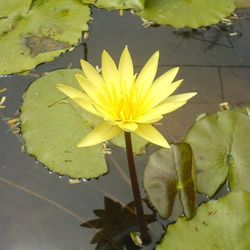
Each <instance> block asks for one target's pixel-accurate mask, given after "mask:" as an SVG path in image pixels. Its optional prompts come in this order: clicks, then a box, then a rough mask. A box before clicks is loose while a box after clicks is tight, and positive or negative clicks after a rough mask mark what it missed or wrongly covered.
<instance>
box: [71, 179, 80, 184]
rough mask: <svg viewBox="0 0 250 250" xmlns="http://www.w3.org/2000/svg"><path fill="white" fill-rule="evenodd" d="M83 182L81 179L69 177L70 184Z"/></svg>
mask: <svg viewBox="0 0 250 250" xmlns="http://www.w3.org/2000/svg"><path fill="white" fill-rule="evenodd" d="M79 183H81V180H80V179H69V184H79Z"/></svg>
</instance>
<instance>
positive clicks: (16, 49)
mask: <svg viewBox="0 0 250 250" xmlns="http://www.w3.org/2000/svg"><path fill="white" fill-rule="evenodd" d="M2 2H3V1H2ZM15 2H20V3H18V4H17V8H16V5H15V6H14V7H13V1H9V3H8V4H7V5H6V7H4V10H0V14H1V15H2V14H4V13H5V12H6V13H5V14H6V15H7V14H8V13H9V14H8V18H7V19H6V23H5V25H3V26H2V27H1V26H0V27H1V29H0V75H3V74H11V73H18V72H25V71H28V70H30V69H33V68H34V67H36V66H37V65H38V64H40V63H43V62H47V61H51V60H53V59H54V58H55V57H57V56H59V55H60V54H61V53H62V52H65V51H66V50H67V49H70V48H71V47H72V45H74V44H77V43H78V41H79V39H80V38H81V37H82V32H83V31H87V30H88V25H87V22H88V21H89V19H90V8H89V6H87V5H84V4H82V3H81V2H80V1H67V0H58V1H53V0H47V1H44V0H36V1H32V5H31V6H29V8H28V3H29V1H16V0H15ZM3 6H4V4H3ZM0 7H1V6H0ZM11 9H12V11H13V12H10V10H11ZM4 17H6V16H3V17H2V19H1V17H0V24H1V23H2V22H3V20H5V19H3V18H4ZM6 28H8V29H7V30H6ZM1 32H2V33H3V32H5V33H3V34H2V35H1ZM6 32H7V33H6Z"/></svg>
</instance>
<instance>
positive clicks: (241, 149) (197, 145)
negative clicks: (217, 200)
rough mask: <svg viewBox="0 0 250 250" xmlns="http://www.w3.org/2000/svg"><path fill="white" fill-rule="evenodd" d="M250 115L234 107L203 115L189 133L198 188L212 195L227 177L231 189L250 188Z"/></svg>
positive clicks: (187, 139)
mask: <svg viewBox="0 0 250 250" xmlns="http://www.w3.org/2000/svg"><path fill="white" fill-rule="evenodd" d="M249 131H250V117H249V116H247V115H245V114H243V113H241V112H234V111H230V110H228V111H222V112H218V113H216V114H211V115H207V116H204V117H203V118H201V119H200V120H198V121H197V122H196V123H195V125H194V126H193V127H192V128H191V130H190V131H189V133H188V134H187V137H186V139H185V140H186V142H188V143H189V144H190V145H191V147H192V149H193V153H194V159H195V163H196V168H197V189H198V191H199V192H201V193H205V194H207V195H208V196H210V197H211V196H213V195H214V194H215V192H216V191H217V190H218V189H219V187H220V186H221V185H222V184H223V183H224V182H225V181H226V180H227V178H228V184H229V188H230V189H231V190H245V191H249V192H250V182H249V178H250V154H249V152H250V137H249Z"/></svg>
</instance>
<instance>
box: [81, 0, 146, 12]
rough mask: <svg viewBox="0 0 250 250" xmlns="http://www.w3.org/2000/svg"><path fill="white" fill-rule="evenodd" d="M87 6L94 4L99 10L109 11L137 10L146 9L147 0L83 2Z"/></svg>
mask: <svg viewBox="0 0 250 250" xmlns="http://www.w3.org/2000/svg"><path fill="white" fill-rule="evenodd" d="M81 1H82V2H83V3H85V4H93V5H95V6H96V7H98V8H103V9H108V10H120V9H135V10H140V9H143V7H144V2H145V0H81Z"/></svg>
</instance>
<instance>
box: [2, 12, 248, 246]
mask: <svg viewBox="0 0 250 250" xmlns="http://www.w3.org/2000/svg"><path fill="white" fill-rule="evenodd" d="M233 32H237V35H235V36H231V35H230V34H231V33H233ZM90 33H91V35H90V38H89V40H87V41H86V42H85V43H84V44H81V45H79V46H78V47H77V48H76V49H74V50H73V51H71V52H68V53H65V54H64V55H61V56H60V57H59V58H57V59H56V60H55V61H53V62H50V63H46V64H43V65H40V66H39V67H38V68H37V69H35V70H34V71H32V72H31V73H30V75H28V76H18V75H13V76H8V77H0V87H7V88H8V92H7V94H6V95H7V102H6V106H7V108H6V109H5V110H2V111H1V113H0V115H1V118H2V119H1V121H0V223H1V226H0V249H3V250H34V249H36V250H48V249H49V250H68V249H73V250H75V249H77V250H78V249H79V250H80V249H81V250H91V249H95V248H96V244H90V242H91V240H92V239H93V237H94V235H96V234H97V233H98V232H99V231H100V229H95V228H92V229H91V228H87V227H81V226H80V225H81V224H82V223H84V222H87V221H90V220H94V219H96V218H97V216H96V214H94V212H93V211H97V210H99V211H100V210H105V205H104V203H105V197H108V198H110V199H111V200H112V201H114V202H119V203H120V204H122V205H123V206H124V205H126V204H128V203H129V202H131V201H132V193H131V189H130V184H129V180H128V170H127V165H126V164H125V163H126V158H125V152H124V151H123V150H121V149H117V148H114V149H113V154H112V155H111V156H109V157H108V158H107V161H108V165H109V174H107V175H105V176H103V177H100V178H99V179H98V180H92V181H88V182H85V181H83V182H81V183H80V184H69V179H68V178H67V177H61V178H59V176H58V175H57V174H54V173H52V174H49V171H48V170H47V169H46V168H44V167H43V166H42V165H41V164H40V163H37V162H36V160H35V159H34V158H32V157H31V156H29V155H27V154H26V153H24V152H22V141H21V139H20V137H19V136H18V135H15V134H13V132H12V131H11V129H10V128H9V127H8V126H7V124H6V122H5V120H4V119H5V118H7V117H14V116H15V113H16V112H17V110H18V108H19V107H20V105H21V103H22V95H23V93H24V92H25V90H26V89H27V87H28V86H29V84H30V83H31V82H32V81H33V80H35V79H36V78H37V77H38V76H39V75H41V74H43V73H44V72H50V71H51V70H54V69H59V68H66V67H68V66H69V65H71V67H72V68H74V67H79V66H80V65H79V61H80V59H81V58H88V60H89V61H90V62H91V63H92V64H94V65H97V64H99V65H100V54H101V52H102V50H103V49H106V50H107V51H109V52H110V54H111V55H112V56H113V57H114V58H115V59H116V60H117V59H118V58H119V55H120V53H121V51H122V49H123V48H124V46H125V45H128V46H129V49H130V51H131V54H132V55H133V58H134V63H135V65H136V66H137V69H139V68H140V67H141V66H142V65H143V64H144V63H145V62H146V60H147V59H148V58H149V56H150V55H151V54H152V53H153V52H154V51H155V50H160V54H161V59H160V67H159V72H160V73H162V72H164V71H165V70H167V69H169V68H170V67H172V66H175V65H180V66H181V71H180V75H179V78H184V79H185V84H184V86H183V87H181V89H180V92H184V91H185V92H186V91H198V92H199V95H198V96H197V97H196V98H194V100H193V101H192V102H191V103H190V104H189V105H187V106H186V107H184V108H183V109H181V110H180V111H178V112H176V113H175V114H173V115H169V116H168V117H167V118H166V119H164V120H163V126H161V127H160V128H159V129H160V130H161V131H162V133H163V134H164V135H165V136H167V138H169V140H173V141H178V140H179V139H180V138H181V137H182V136H183V135H184V134H185V133H186V131H187V130H188V128H189V127H190V126H191V125H192V123H193V122H194V120H195V117H196V115H198V114H199V113H203V112H214V111H216V110H217V107H218V104H219V103H220V102H222V101H228V102H230V103H232V104H245V103H249V100H250V84H249V79H250V57H249V54H250V47H249V40H250V30H249V19H248V18H244V19H242V20H240V21H237V22H235V23H234V25H233V26H232V27H226V26H223V25H222V26H218V28H213V29H209V30H208V31H206V32H205V31H204V30H201V31H199V32H191V31H185V32H180V31H178V32H173V30H172V29H169V28H166V27H158V28H152V27H151V28H147V29H145V28H144V27H142V25H141V21H140V20H139V19H138V18H137V17H134V16H132V15H131V14H129V13H125V15H124V16H123V17H119V15H118V13H117V12H107V11H102V10H94V20H93V22H92V24H91V28H90ZM150 152H152V150H150V149H149V150H148V154H147V155H146V156H142V157H137V158H136V166H137V170H138V176H139V182H140V183H142V173H143V169H144V166H145V163H146V160H147V157H148V155H149V153H150ZM123 162H124V164H123ZM224 191H225V190H224ZM224 191H223V192H224ZM142 192H143V191H142ZM223 192H222V193H223ZM218 195H220V193H219V194H218ZM111 203H112V202H111ZM145 211H146V214H152V211H151V210H150V209H149V208H148V207H147V206H146V205H145ZM96 213H97V214H98V212H96ZM113 213H115V211H113ZM108 216H110V217H111V218H113V216H112V213H108ZM119 218H120V217H119ZM156 219H157V220H156V221H155V222H152V223H151V224H149V229H150V234H151V237H152V244H151V245H148V246H145V247H144V248H143V249H149V250H151V249H153V248H154V245H155V242H157V241H159V240H160V238H161V235H162V232H163V231H162V230H163V226H165V225H166V224H167V222H166V221H164V220H162V219H160V218H158V217H157V218H156ZM108 221H109V220H108ZM119 223H120V222H119V220H118V219H117V220H115V222H114V225H117V224H119ZM114 225H113V226H114ZM105 226H107V225H106V224H105V225H102V227H105ZM111 228H112V227H111ZM121 228H122V230H121ZM131 229H132V230H134V229H135V228H134V225H133V223H132V225H131V224H128V225H126V226H124V227H118V229H117V231H118V232H120V233H118V234H115V233H114V234H113V231H115V230H114V229H112V230H113V231H112V230H111V231H112V233H111V234H110V235H111V236H112V237H110V238H111V240H112V241H117V242H118V243H115V244H118V246H119V244H120V242H121V241H120V240H119V238H123V239H124V241H123V243H121V244H123V245H126V248H127V249H129V250H133V249H138V248H137V247H135V246H133V244H132V243H131V241H130V240H129V238H128V237H127V236H126V235H127V232H129V231H130V230H131ZM119 230H121V231H119ZM112 238H113V239H112ZM97 249H102V250H104V249H112V248H109V246H108V245H105V243H102V244H99V246H98V247H97Z"/></svg>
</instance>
